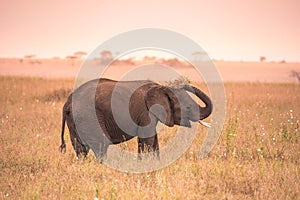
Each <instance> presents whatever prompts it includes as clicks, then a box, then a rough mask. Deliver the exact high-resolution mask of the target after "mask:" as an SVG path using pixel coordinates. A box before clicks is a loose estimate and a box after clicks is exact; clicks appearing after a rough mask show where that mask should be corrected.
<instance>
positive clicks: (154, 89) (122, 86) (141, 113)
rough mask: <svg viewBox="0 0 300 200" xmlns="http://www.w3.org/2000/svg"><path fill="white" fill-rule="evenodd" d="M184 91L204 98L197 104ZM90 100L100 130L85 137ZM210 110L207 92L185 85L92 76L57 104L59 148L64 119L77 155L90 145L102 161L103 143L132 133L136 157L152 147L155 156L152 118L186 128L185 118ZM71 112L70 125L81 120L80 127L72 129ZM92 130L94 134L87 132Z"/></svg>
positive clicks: (115, 141)
mask: <svg viewBox="0 0 300 200" xmlns="http://www.w3.org/2000/svg"><path fill="white" fill-rule="evenodd" d="M116 85H118V87H117V88H118V90H117V92H114V94H113V91H114V90H115V89H114V88H115V86H116ZM93 89H94V90H93ZM95 90H96V93H95ZM115 91H116V90H115ZM187 91H189V92H191V93H194V94H195V95H196V96H197V97H198V98H200V99H201V100H202V101H203V102H204V104H205V106H204V107H202V106H200V105H198V104H197V103H196V102H195V101H194V100H193V99H192V98H191V96H190V95H189V94H188V93H187ZM74 95H76V98H75V99H76V102H72V101H74V98H72V96H74ZM112 95H113V98H114V101H116V103H114V105H113V106H117V107H116V108H114V110H115V111H116V110H117V112H113V111H112ZM129 95H130V96H129ZM128 96H129V97H128ZM126 98H127V99H130V100H129V113H130V116H127V115H126V112H124V108H126V106H127V109H128V105H124V102H125V101H126ZM91 101H95V109H94V112H95V111H96V115H97V121H98V123H99V125H100V127H101V129H102V130H101V131H100V132H101V133H93V134H92V137H90V136H91V133H90V132H93V131H94V130H89V128H88V127H90V125H89V124H88V123H89V121H88V120H86V119H87V118H88V117H89V116H90V113H89V112H92V110H93V109H88V106H89V105H90V104H91V103H89V102H91ZM157 104H158V105H160V107H159V106H157ZM74 105H76V106H77V107H79V108H80V109H77V112H76V113H74V109H72V106H74ZM118 105H120V106H118ZM161 106H162V107H163V108H162V107H161ZM78 110H79V111H78ZM118 111H119V112H118ZM211 112H212V103H211V100H210V99H209V97H207V96H206V95H205V94H204V93H203V92H202V91H200V90H199V89H197V88H195V87H193V86H186V85H185V86H184V87H183V88H181V89H174V88H169V87H165V86H162V85H159V84H157V83H155V82H152V81H124V82H117V81H113V80H110V79H99V80H92V81H89V82H87V83H85V84H83V85H82V86H80V87H79V88H77V89H76V90H75V91H74V92H73V93H72V94H71V95H70V96H69V97H68V100H67V102H66V103H65V105H64V107H63V117H62V132H61V137H62V138H61V139H62V144H61V146H60V150H61V151H62V152H64V151H65V148H66V144H65V141H64V129H65V122H66V123H67V125H68V128H69V131H70V138H71V142H72V145H73V148H74V150H75V152H76V155H77V156H78V157H79V156H86V155H87V153H88V151H89V149H92V150H93V152H94V153H95V155H96V157H97V159H99V160H100V161H101V162H102V161H103V158H104V157H105V156H106V151H107V149H108V146H109V145H111V144H118V143H122V142H125V141H128V140H130V139H132V138H133V137H135V136H136V137H137V138H138V153H139V154H138V155H139V158H140V155H141V153H142V152H154V154H155V155H156V156H157V157H158V158H159V145H158V139H157V133H156V125H157V122H158V121H160V122H162V123H163V124H165V125H167V126H169V127H173V126H174V125H180V126H185V127H191V123H190V121H193V122H195V121H199V120H202V119H205V118H206V117H208V116H209V115H210V114H211ZM113 113H114V114H117V115H118V116H115V117H117V118H118V119H121V122H122V124H125V125H126V124H128V127H126V128H125V129H126V130H125V131H124V128H120V127H119V126H118V125H117V123H116V120H115V119H116V118H114V115H113ZM75 114H77V115H78V116H79V117H76V126H77V125H78V124H79V123H81V125H80V127H83V128H81V130H80V131H78V130H76V127H75V123H74V121H75V120H74V115H75ZM132 121H133V122H134V123H133V124H132ZM84 127H86V129H85V128H84ZM122 129H123V130H122ZM128 133H129V134H128ZM96 134H97V137H93V136H94V135H96Z"/></svg>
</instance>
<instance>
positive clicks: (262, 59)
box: [259, 56, 267, 62]
mask: <svg viewBox="0 0 300 200" xmlns="http://www.w3.org/2000/svg"><path fill="white" fill-rule="evenodd" d="M266 59H267V58H266V57H265V56H260V57H259V61H260V62H265V61H266Z"/></svg>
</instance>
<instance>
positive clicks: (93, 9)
mask: <svg viewBox="0 0 300 200" xmlns="http://www.w3.org/2000/svg"><path fill="white" fill-rule="evenodd" d="M0 27H1V32H0V34H1V37H0V57H23V56H24V55H27V54H35V55H37V57H49V58H52V57H54V56H59V57H65V56H67V55H71V54H73V53H74V52H76V51H79V50H80V51H86V52H91V51H92V50H94V48H96V47H97V46H98V45H99V44H101V43H102V42H104V41H105V40H107V39H109V38H111V37H112V36H115V35H117V34H120V33H122V32H125V31H130V30H133V29H138V28H145V27H148V28H149V27H150V28H152V27H153V28H165V29H169V30H173V31H176V32H179V33H181V34H184V35H186V36H187V37H189V38H191V39H192V40H194V41H196V42H197V43H198V44H199V45H200V46H202V47H203V48H204V49H205V50H206V51H207V52H208V54H209V56H210V57H212V58H216V59H225V60H255V61H257V60H258V59H259V57H260V56H266V58H267V60H274V61H280V60H283V59H285V60H286V61H298V62H300V1H299V0H246V1H242V0H236V1H234V0H226V1H217V0H211V1H210V0H206V1H201V0H200V1H199V0H198V1H197V0H184V1H176V0H152V1H150V0H148V1H143V0H128V1H114V0H97V1H95V0H94V1H81V0H78V1H74V0H73V1H65V0H64V1H54V0H51V1H50V0H44V1H40V0H26V1H21V0H19V1H17V0H11V1H9V0H6V1H4V0H0Z"/></svg>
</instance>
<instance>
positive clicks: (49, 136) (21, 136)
mask: <svg viewBox="0 0 300 200" xmlns="http://www.w3.org/2000/svg"><path fill="white" fill-rule="evenodd" d="M0 86H1V87H0V117H1V121H0V144H1V145H0V199H94V198H95V197H97V198H98V199H299V198H300V187H299V182H300V167H299V166H300V163H299V161H300V133H299V120H300V85H299V84H275V83H274V84H270V83H226V84H225V88H226V94H227V115H226V123H225V125H224V129H223V132H222V134H221V137H220V138H219V140H218V143H217V144H216V145H215V147H214V149H213V151H212V152H211V153H210V155H209V156H208V157H207V158H204V159H201V160H199V159H198V153H199V149H200V147H201V144H202V141H203V139H204V136H205V133H206V128H205V127H200V128H199V130H198V132H197V134H196V138H195V140H194V141H193V144H192V145H191V147H190V148H189V149H188V150H187V151H186V153H185V154H184V155H183V156H182V157H181V158H180V159H178V160H177V161H176V162H174V163H173V164H171V165H170V166H168V167H166V168H164V169H162V170H159V171H155V172H151V173H144V174H129V173H123V172H119V171H116V170H113V169H110V168H108V167H107V166H105V165H103V164H100V163H99V162H98V161H97V160H96V159H95V158H94V156H93V155H92V154H89V156H88V157H87V159H79V160H77V159H76V156H75V153H74V151H73V149H72V146H71V143H70V139H69V134H68V131H66V133H67V134H66V136H65V139H66V143H67V152H66V154H61V153H60V152H59V151H58V147H59V145H60V132H61V109H62V106H63V103H64V101H65V99H66V97H67V95H68V93H69V92H70V91H71V90H72V86H73V80H70V79H52V80H51V79H39V78H15V77H0ZM200 88H201V87H200ZM158 135H159V141H160V145H161V146H163V145H165V144H166V143H167V142H168V141H169V140H170V139H172V137H173V136H174V131H173V130H172V129H171V128H164V129H163V130H162V131H161V132H160V133H159V134H158ZM119 146H120V148H124V149H126V150H129V151H137V142H136V140H135V139H133V140H131V141H129V142H128V143H123V144H120V145H119Z"/></svg>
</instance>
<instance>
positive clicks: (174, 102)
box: [145, 85, 213, 127]
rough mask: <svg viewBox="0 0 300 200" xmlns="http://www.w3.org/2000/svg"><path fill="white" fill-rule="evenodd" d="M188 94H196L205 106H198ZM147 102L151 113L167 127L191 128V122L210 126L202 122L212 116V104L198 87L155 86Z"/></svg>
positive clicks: (150, 90)
mask: <svg viewBox="0 0 300 200" xmlns="http://www.w3.org/2000/svg"><path fill="white" fill-rule="evenodd" d="M188 92H190V93H193V94H195V95H196V96H197V97H198V98H199V99H200V100H201V101H202V102H203V103H204V104H205V106H200V105H199V104H197V103H196V102H195V101H194V100H193V98H192V97H191V96H190V95H189V94H188ZM145 101H146V105H147V108H148V109H149V111H150V112H151V113H152V114H154V115H155V116H156V117H157V118H158V120H159V121H160V122H162V123H164V124H165V125H167V126H170V127H172V126H174V125H180V126H185V127H191V123H190V121H193V122H196V121H199V122H200V123H201V124H202V125H205V126H209V124H208V123H205V122H202V121H201V120H203V119H205V118H207V117H208V116H209V115H210V114H211V112H212V108H213V106H212V102H211V100H210V98H209V97H208V96H207V95H206V94H205V93H204V92H202V91H201V90H200V89H198V88H196V87H193V86H189V85H185V86H183V87H182V88H171V87H165V86H161V85H157V86H153V87H152V88H150V89H149V91H148V92H147V94H146V96H145ZM162 107H163V108H162Z"/></svg>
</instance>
